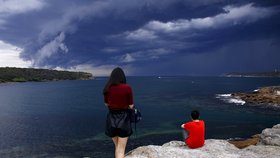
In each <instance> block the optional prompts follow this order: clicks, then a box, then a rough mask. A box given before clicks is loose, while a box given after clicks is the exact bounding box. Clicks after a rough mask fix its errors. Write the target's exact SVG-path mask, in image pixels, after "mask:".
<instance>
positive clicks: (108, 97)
mask: <svg viewBox="0 0 280 158" xmlns="http://www.w3.org/2000/svg"><path fill="white" fill-rule="evenodd" d="M104 102H105V103H106V104H108V107H109V109H111V110H123V109H128V106H129V105H132V104H133V96H132V89H131V87H130V86H129V85H128V84H118V85H112V86H111V87H110V88H109V90H108V92H107V93H106V94H105V95H104Z"/></svg>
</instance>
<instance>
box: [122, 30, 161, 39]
mask: <svg viewBox="0 0 280 158" xmlns="http://www.w3.org/2000/svg"><path fill="white" fill-rule="evenodd" d="M126 34H127V35H126V38H127V39H132V40H147V39H156V38H157V36H156V35H155V34H154V32H152V31H149V30H144V29H138V30H136V31H133V32H127V33H126Z"/></svg>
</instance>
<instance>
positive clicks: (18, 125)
mask: <svg viewBox="0 0 280 158" xmlns="http://www.w3.org/2000/svg"><path fill="white" fill-rule="evenodd" d="M105 82H106V78H97V79H96V80H90V81H57V82H34V83H32V82H29V83H19V84H1V85H0V157H1V158H2V157H32V156H34V157H56V156H60V157H63V156H64V157H102V158H107V157H108V158H111V157H113V154H114V146H113V143H112V141H111V140H110V139H109V138H108V137H106V136H105V135H104V122H105V117H106V113H107V109H106V108H105V106H104V104H103V96H102V90H103V86H104V84H105ZM128 82H129V84H130V85H131V86H132V88H133V92H134V102H135V105H136V107H138V109H140V111H141V113H142V115H143V120H142V121H141V122H140V123H139V124H137V133H136V135H135V134H134V135H133V136H132V137H131V138H130V140H129V142H128V147H127V150H131V149H133V148H136V147H138V146H141V145H148V144H163V143H165V142H168V141H171V140H181V134H180V128H179V126H180V125H181V124H182V123H184V122H185V121H188V120H189V113H190V112H191V110H194V109H197V110H199V111H200V112H201V119H203V120H205V123H206V137H207V138H217V139H228V138H235V137H239V138H246V137H249V136H251V135H254V134H257V133H260V132H261V131H262V130H263V129H264V128H268V127H272V126H273V125H274V124H277V123H280V110H279V109H277V108H276V109H275V108H266V107H264V106H260V107H255V106H252V105H250V106H248V105H247V104H244V105H238V104H231V103H226V102H224V101H222V100H219V99H217V98H216V94H227V93H231V92H240V91H253V90H254V89H256V88H258V87H262V86H271V85H279V84H280V78H224V77H161V78H158V77H129V78H128Z"/></svg>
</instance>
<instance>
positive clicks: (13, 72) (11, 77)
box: [0, 67, 93, 83]
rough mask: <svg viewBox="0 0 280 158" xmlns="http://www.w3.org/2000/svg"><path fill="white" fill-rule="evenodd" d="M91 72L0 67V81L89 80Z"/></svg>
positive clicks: (91, 77)
mask: <svg viewBox="0 0 280 158" xmlns="http://www.w3.org/2000/svg"><path fill="white" fill-rule="evenodd" d="M89 79H93V76H92V74H91V73H87V72H70V71H57V70H49V69H35V68H13V67H0V83H6V82H30V81H34V82H41V81H57V80H89Z"/></svg>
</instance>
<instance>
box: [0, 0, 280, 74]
mask: <svg viewBox="0 0 280 158" xmlns="http://www.w3.org/2000/svg"><path fill="white" fill-rule="evenodd" d="M29 1H30V5H27V6H24V5H23V6H22V8H21V9H14V8H13V5H15V4H5V5H6V7H2V8H1V7H0V13H3V14H1V15H0V40H2V41H5V42H7V43H11V44H13V45H16V46H18V47H21V48H23V52H22V53H21V57H22V59H24V60H29V61H32V63H33V66H36V67H49V68H55V67H61V68H68V69H85V70H89V71H92V72H93V73H95V74H106V73H107V71H108V72H109V71H110V70H111V69H112V68H113V67H115V66H122V67H124V68H125V69H127V71H128V72H129V74H132V75H133V74H134V75H137V74H142V75H154V74H170V75H172V74H207V75H209V74H221V73H224V72H227V71H250V70H251V71H258V70H271V69H273V68H274V67H277V66H278V67H279V64H278V65H277V61H275V58H277V57H279V55H278V54H277V53H276V52H277V50H279V48H278V47H277V45H273V44H268V43H270V42H269V41H272V42H271V43H277V41H279V32H280V31H279V29H278V28H279V26H280V22H279V21H280V19H279V16H280V15H279V12H278V10H279V7H280V6H279V3H278V2H275V1H241V0H240V1H239V0H231V1H221V0H200V1H192V0H184V1H183V0H172V1H171V0H153V1H151V0H142V1H136V0H103V1H91V0H82V1H74V0H67V1H66V0H61V1H54V0H51V1H41V0H29ZM11 2H14V3H16V2H17V3H18V4H20V3H21V1H18V0H11ZM2 6H3V5H2ZM278 43H279V42H278ZM247 46H248V47H247ZM249 48H250V49H249ZM254 48H258V49H254ZM261 48H266V49H265V50H266V51H265V50H264V49H261ZM248 49H249V50H252V49H254V52H253V53H251V54H250V53H249V52H248ZM234 54H235V55H234ZM242 54H243V55H244V56H243V57H244V58H242ZM248 54H250V55H248ZM252 54H255V56H256V57H260V58H258V59H254V58H253V55H252ZM267 54H269V55H267ZM235 56H236V57H237V56H238V57H240V59H242V60H241V61H242V63H243V64H237V63H235V62H232V60H231V59H233V57H235ZM251 56H252V58H250V57H251ZM262 56H265V57H266V58H265V60H264V61H263V64H262V65H260V64H255V63H256V62H260V59H262V58H261V57H262ZM206 59H211V60H206ZM253 59H254V60H253ZM245 63H247V65H246V64H245ZM224 64H225V65H227V66H223V65H224ZM240 65H242V66H240ZM243 66H244V67H246V69H245V68H244V69H242V68H243ZM173 69H176V71H175V70H173ZM101 71H104V72H105V71H106V73H101Z"/></svg>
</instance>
